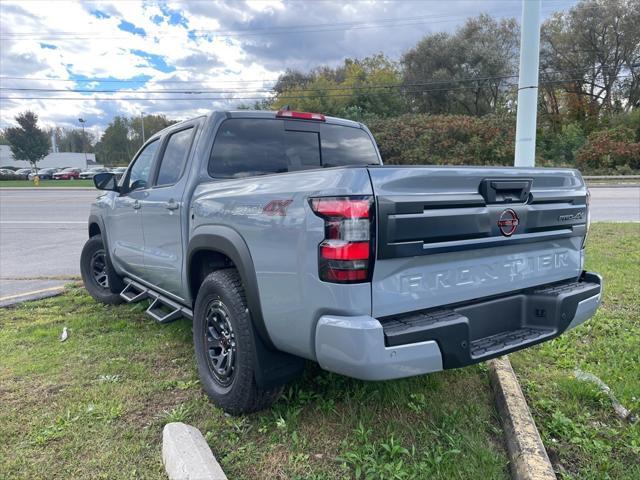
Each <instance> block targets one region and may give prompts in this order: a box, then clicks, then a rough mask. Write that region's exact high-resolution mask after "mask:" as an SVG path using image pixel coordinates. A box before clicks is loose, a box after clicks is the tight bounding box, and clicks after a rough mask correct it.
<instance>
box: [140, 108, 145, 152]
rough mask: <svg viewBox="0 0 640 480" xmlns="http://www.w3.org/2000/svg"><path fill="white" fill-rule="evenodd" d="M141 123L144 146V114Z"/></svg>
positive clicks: (141, 116) (141, 114)
mask: <svg viewBox="0 0 640 480" xmlns="http://www.w3.org/2000/svg"><path fill="white" fill-rule="evenodd" d="M140 122H141V124H142V144H143V145H144V112H140Z"/></svg>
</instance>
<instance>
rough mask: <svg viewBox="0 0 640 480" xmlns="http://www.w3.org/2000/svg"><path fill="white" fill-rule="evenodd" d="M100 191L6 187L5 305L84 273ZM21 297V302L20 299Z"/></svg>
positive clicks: (0, 214) (0, 298)
mask: <svg viewBox="0 0 640 480" xmlns="http://www.w3.org/2000/svg"><path fill="white" fill-rule="evenodd" d="M96 195H97V192H96V191H95V190H78V189H73V190H72V189H64V190H49V189H41V190H27V189H11V190H7V189H0V304H3V303H7V302H10V301H14V300H15V299H16V298H18V297H17V296H18V295H22V294H24V293H25V292H33V291H38V292H40V293H39V294H40V295H41V294H47V293H50V292H53V291H55V290H54V289H55V288H56V287H59V286H61V285H64V284H65V283H68V282H69V281H70V280H71V279H73V278H74V277H76V278H77V276H78V275H79V274H80V267H79V261H80V260H79V258H80V250H81V249H82V245H83V244H84V241H85V239H86V236H87V233H86V232H87V217H88V214H89V205H90V204H91V202H92V201H93V200H94V199H95V198H96ZM20 299H21V298H20Z"/></svg>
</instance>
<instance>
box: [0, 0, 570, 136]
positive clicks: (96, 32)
mask: <svg viewBox="0 0 640 480" xmlns="http://www.w3.org/2000/svg"><path fill="white" fill-rule="evenodd" d="M563 2H564V3H563ZM573 2H574V0H551V2H550V3H552V4H554V5H553V6H554V8H563V7H566V6H567V5H570V4H571V3H573ZM0 9H1V16H0V22H1V25H0V26H1V32H2V33H1V34H0V36H1V39H2V48H1V49H0V75H1V76H2V77H5V78H2V79H0V84H1V85H0V86H1V87H3V88H25V87H31V88H49V89H78V88H85V89H103V90H104V89H107V90H113V89H119V90H123V91H122V92H120V93H96V94H93V96H95V97H98V98H117V97H127V98H134V100H117V101H116V100H96V99H92V98H91V96H92V95H87V98H83V99H79V100H62V99H59V98H57V99H47V100H36V99H33V100H18V99H14V100H2V101H1V103H0V127H4V126H7V125H9V124H12V123H13V117H14V116H15V115H16V114H17V113H18V112H21V111H24V110H26V109H31V110H34V111H35V112H36V113H38V115H39V116H40V119H41V120H42V122H43V123H44V124H46V125H54V124H55V125H58V126H70V125H77V118H78V116H83V117H84V118H86V119H87V125H88V126H91V128H92V129H94V131H96V132H97V131H99V130H100V129H102V128H104V127H105V126H106V125H107V124H108V123H109V121H110V120H111V119H112V118H113V116H114V115H123V114H124V115H136V114H139V112H140V111H144V112H147V113H164V114H166V115H167V116H169V117H171V118H189V117H190V116H195V115H198V114H200V113H202V112H203V111H205V110H207V109H213V108H233V107H236V106H237V105H238V104H240V103H244V104H247V103H251V101H248V100H236V101H218V102H214V101H202V100H198V98H203V97H223V96H229V97H256V96H259V95H262V94H260V93H254V92H247V93H238V94H234V95H232V94H224V93H210V94H202V95H199V96H193V98H192V97H191V96H189V97H187V98H189V100H179V101H172V100H167V99H164V100H163V99H162V96H160V95H156V96H154V100H148V97H149V94H147V93H145V91H147V90H161V89H183V90H184V89H203V88H208V89H211V90H215V91H216V92H219V91H229V90H234V89H235V90H245V91H246V90H247V89H262V88H264V86H268V85H270V83H269V82H268V81H269V80H272V79H274V78H276V77H277V76H278V75H279V74H280V73H281V72H283V71H284V70H285V69H287V68H299V69H308V68H312V67H314V66H317V65H321V64H336V63H339V62H341V61H342V60H343V59H344V58H345V57H362V56H365V55H370V54H373V53H377V52H380V51H382V52H384V53H385V54H387V55H389V56H391V57H395V58H397V57H398V56H399V55H401V54H402V52H403V51H406V50H407V49H408V48H410V47H411V46H412V45H414V44H415V43H416V42H417V41H418V40H419V39H420V38H421V37H422V36H423V35H424V34H425V33H427V32H429V31H436V30H450V29H453V28H454V27H455V26H456V25H458V24H460V23H462V22H463V21H464V20H465V18H466V17H467V16H471V15H475V14H477V13H479V12H481V11H488V12H492V13H494V14H496V15H499V16H504V15H513V16H519V12H520V1H519V0H516V1H510V2H505V1H501V0H491V1H483V2H480V1H476V0H451V1H448V2H439V1H437V2H431V1H418V0H414V1H406V2H396V1H380V2H374V1H359V2H344V1H322V2H302V1H286V0H247V1H244V2H241V1H228V2H214V1H194V2H185V3H181V2H175V1H168V2H160V3H152V2H148V1H121V2H113V3H109V2H100V1H94V2H86V3H80V2H72V1H51V0H48V1H28V2H8V1H3V2H2V4H1V5H0ZM420 18H421V19H423V20H422V21H421V22H418V21H416V19H420ZM394 19H395V20H394ZM412 19H413V21H411V20H412ZM390 20H391V21H390ZM362 22H373V23H369V24H364V23H362ZM310 25H311V26H310ZM323 25H324V27H323ZM382 25H386V27H385V28H382V27H381V26H382ZM6 77H29V78H30V79H31V80H23V79H10V78H6ZM53 79H55V80H53ZM80 79H89V80H91V81H80ZM96 79H101V80H107V79H109V80H120V82H107V81H95V80H96ZM132 79H133V81H130V82H124V81H126V80H132ZM256 79H258V80H260V79H262V80H265V81H266V82H264V83H263V82H253V83H247V80H256ZM59 80H67V81H59ZM141 80H143V81H141ZM185 81H187V82H188V83H167V82H185ZM124 90H126V92H125V91H124ZM1 96H2V97H44V96H53V97H73V98H76V97H80V96H82V94H80V93H73V92H19V91H9V90H2V92H1ZM176 96H181V95H178V94H168V95H166V97H176Z"/></svg>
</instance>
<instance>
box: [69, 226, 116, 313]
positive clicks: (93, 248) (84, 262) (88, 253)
mask: <svg viewBox="0 0 640 480" xmlns="http://www.w3.org/2000/svg"><path fill="white" fill-rule="evenodd" d="M80 273H81V275H82V282H83V283H84V288H86V289H87V292H89V295H91V296H92V297H93V298H94V299H95V300H96V301H98V302H100V303H105V304H107V305H117V304H119V303H122V302H123V300H122V297H120V293H119V292H117V293H114V292H113V289H114V287H115V288H117V287H118V286H119V285H114V283H120V284H122V279H121V278H120V277H118V275H116V273H115V272H114V271H113V267H112V266H111V262H110V261H109V257H108V253H107V249H106V248H105V246H104V243H103V242H102V236H101V235H95V236H93V237H91V238H90V239H89V240H87V242H86V243H85V244H84V247H83V249H82V254H81V255H80ZM123 288H124V287H123Z"/></svg>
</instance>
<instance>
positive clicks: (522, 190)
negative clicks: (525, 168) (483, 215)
mask: <svg viewBox="0 0 640 480" xmlns="http://www.w3.org/2000/svg"><path fill="white" fill-rule="evenodd" d="M532 183H533V180H531V179H524V180H496V179H491V178H486V179H484V180H483V181H482V183H481V184H480V194H481V195H482V196H483V197H484V199H485V201H486V202H487V204H491V203H526V202H527V200H528V199H529V192H530V191H531V184H532Z"/></svg>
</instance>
